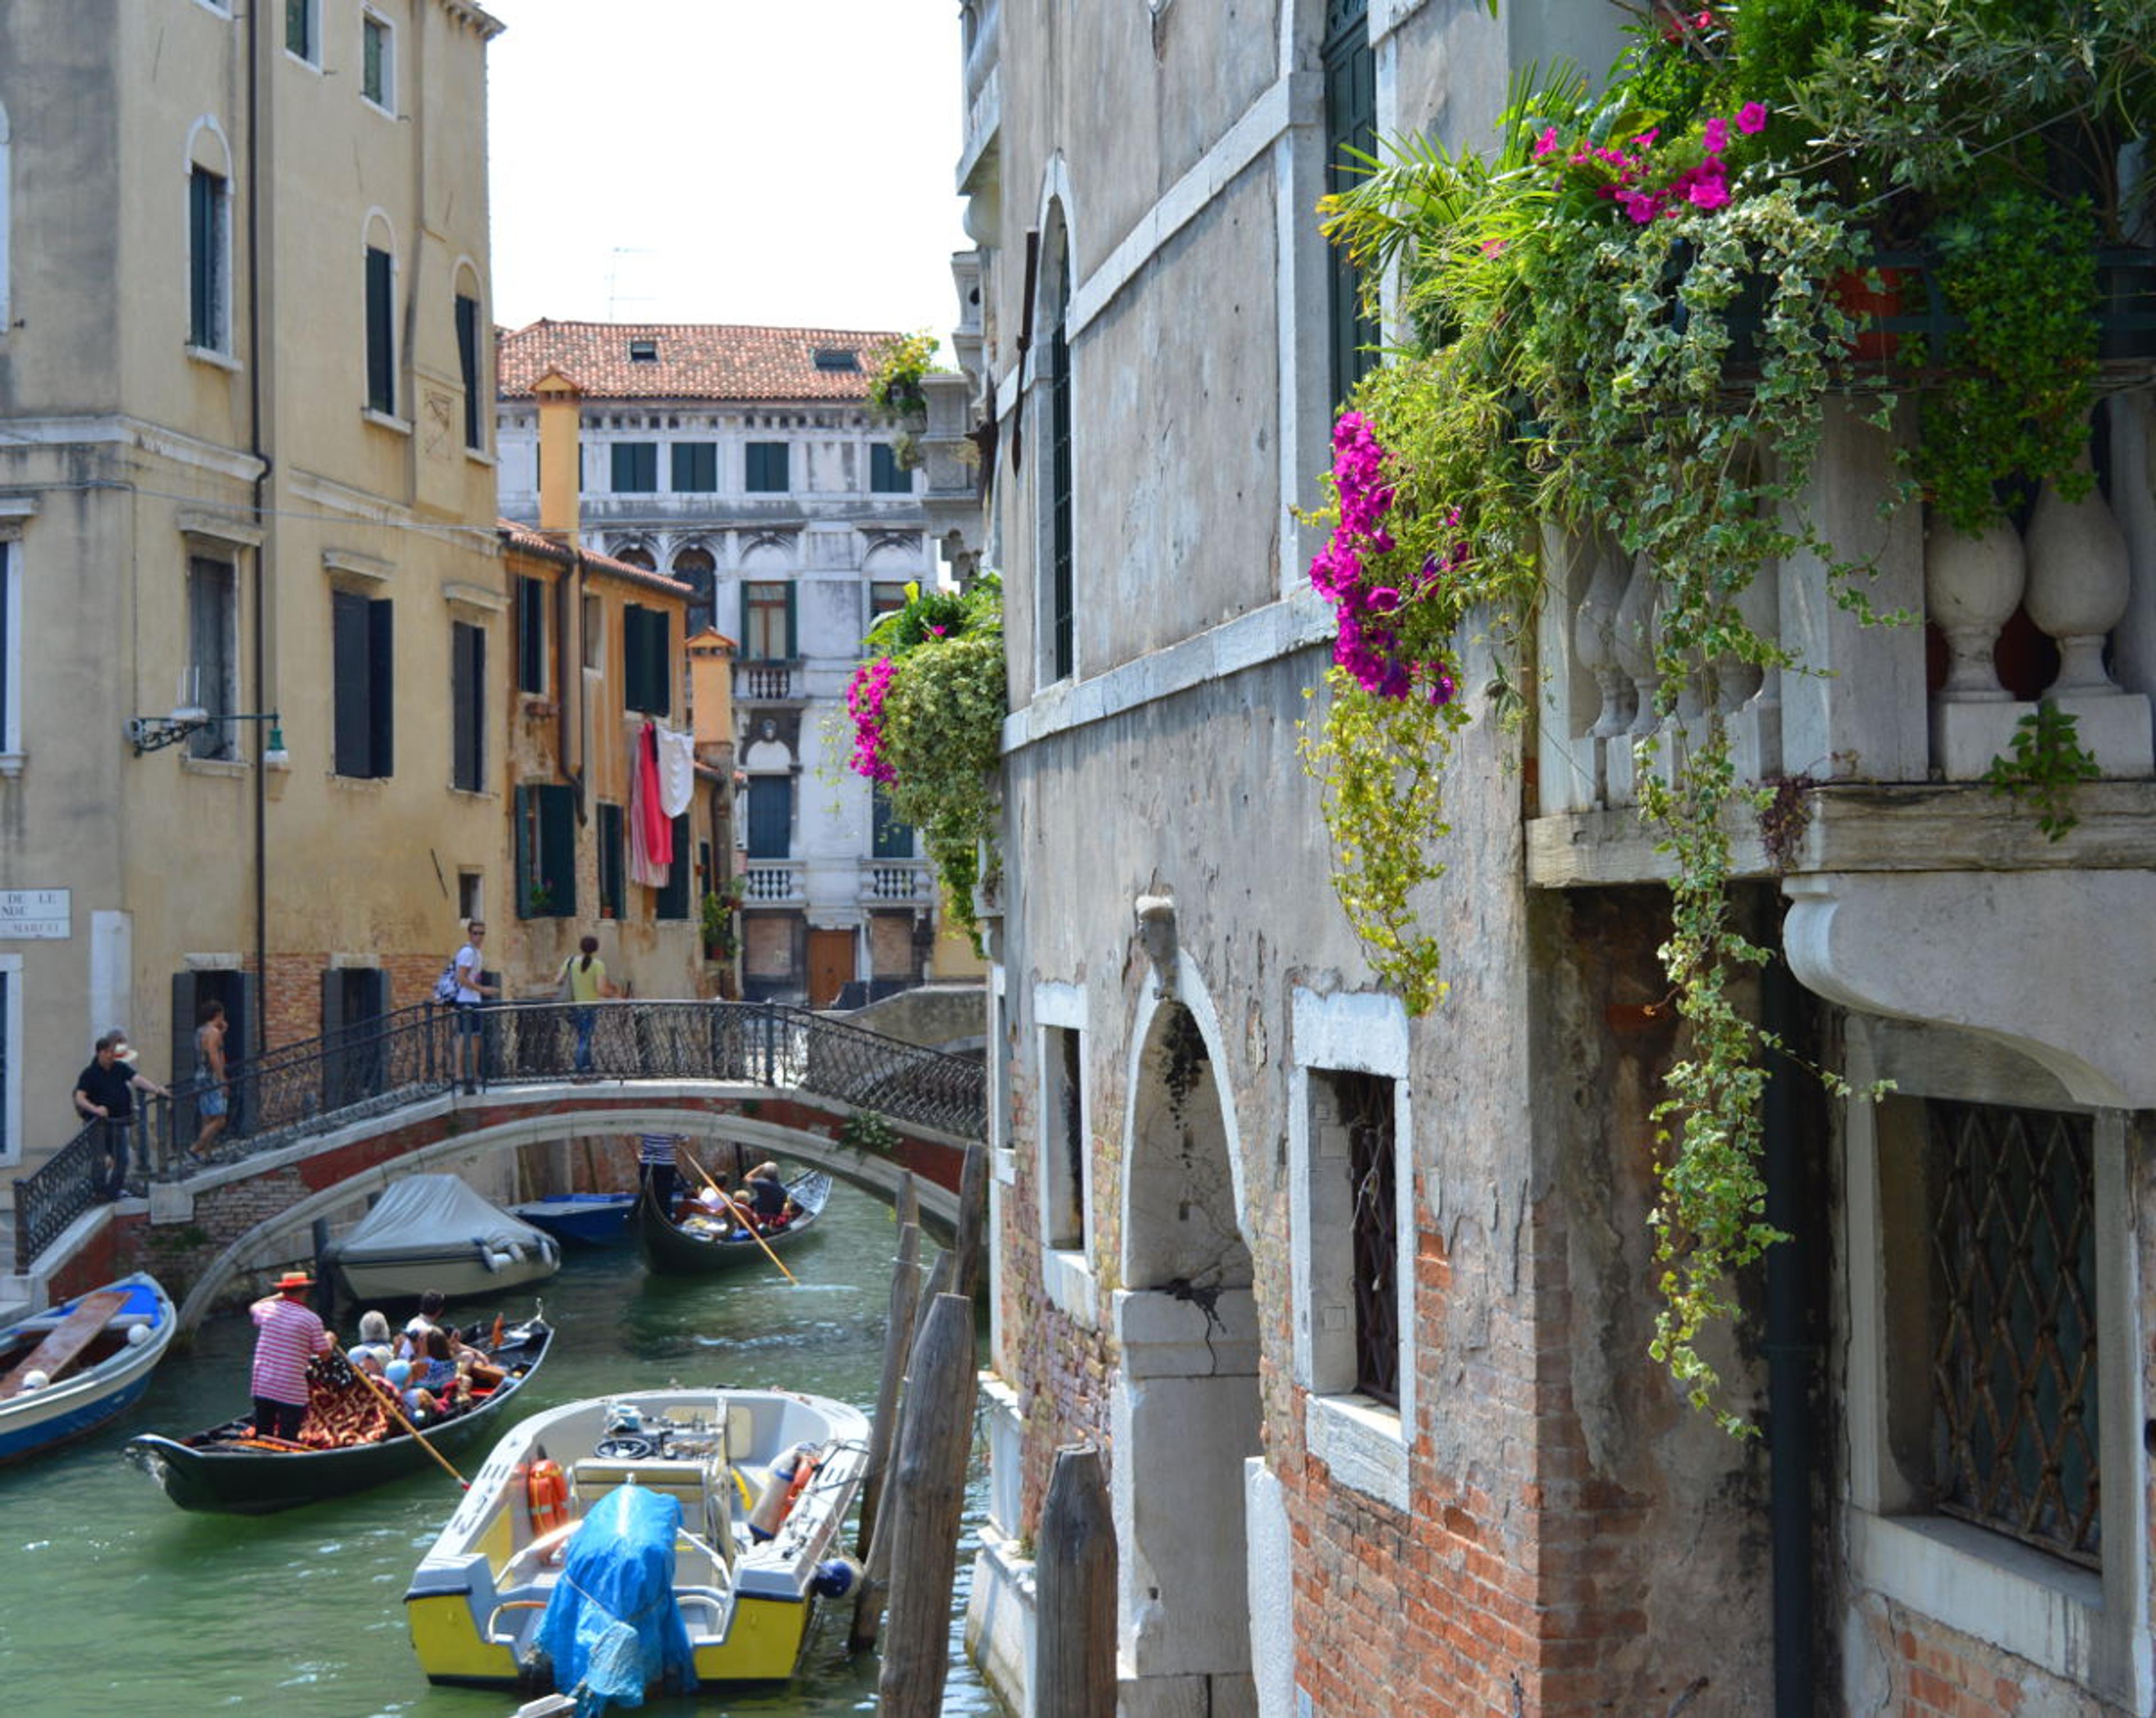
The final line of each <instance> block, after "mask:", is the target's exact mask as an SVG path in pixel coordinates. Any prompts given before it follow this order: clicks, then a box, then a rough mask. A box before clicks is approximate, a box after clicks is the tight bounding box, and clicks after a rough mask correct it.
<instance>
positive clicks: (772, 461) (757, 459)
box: [748, 441, 792, 495]
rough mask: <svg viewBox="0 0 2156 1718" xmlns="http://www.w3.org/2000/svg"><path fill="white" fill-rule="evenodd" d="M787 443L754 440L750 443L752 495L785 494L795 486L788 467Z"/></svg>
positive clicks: (749, 471) (749, 474) (749, 465)
mask: <svg viewBox="0 0 2156 1718" xmlns="http://www.w3.org/2000/svg"><path fill="white" fill-rule="evenodd" d="M791 487H792V484H791V483H790V482H789V481H788V472H787V468H786V444H785V443H784V442H783V441H752V442H750V443H749V444H748V489H749V492H750V493H751V494H752V495H783V494H784V493H786V491H788V489H789V488H791Z"/></svg>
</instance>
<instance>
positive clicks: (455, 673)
mask: <svg viewBox="0 0 2156 1718" xmlns="http://www.w3.org/2000/svg"><path fill="white" fill-rule="evenodd" d="M449 709H450V723H449V754H450V755H449V781H450V784H451V785H452V786H454V787H457V788H460V789H462V790H464V791H465V792H466V793H471V794H475V793H478V792H479V791H480V790H481V789H482V788H483V787H485V785H486V779H485V733H486V633H485V630H484V629H482V628H480V627H477V626H467V625H465V624H464V623H463V622H461V621H457V622H454V623H452V624H451V625H450V628H449Z"/></svg>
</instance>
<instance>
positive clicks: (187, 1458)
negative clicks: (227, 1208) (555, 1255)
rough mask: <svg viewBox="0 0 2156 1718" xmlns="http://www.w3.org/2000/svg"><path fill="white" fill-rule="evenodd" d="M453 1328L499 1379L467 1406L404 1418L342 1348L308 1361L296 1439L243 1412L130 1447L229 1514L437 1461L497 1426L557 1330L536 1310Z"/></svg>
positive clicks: (265, 1510)
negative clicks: (268, 1431)
mask: <svg viewBox="0 0 2156 1718" xmlns="http://www.w3.org/2000/svg"><path fill="white" fill-rule="evenodd" d="M457 1335H459V1337H460V1338H461V1339H462V1340H464V1341H465V1342H466V1343H468V1344H470V1345H471V1346H472V1347H475V1348H477V1349H479V1350H481V1351H482V1352H484V1353H485V1355H486V1359H487V1361H488V1363H489V1365H490V1366H492V1367H493V1368H494V1369H495V1370H496V1371H499V1372H500V1374H501V1381H500V1382H499V1383H498V1384H495V1385H493V1386H490V1387H488V1388H485V1389H484V1390H475V1391H474V1395H473V1400H472V1402H471V1404H470V1406H469V1407H464V1408H461V1409H459V1410H458V1411H456V1412H453V1413H449V1414H446V1415H444V1416H441V1417H428V1418H426V1419H424V1420H422V1421H413V1420H411V1419H409V1418H408V1417H399V1415H398V1413H397V1412H393V1410H392V1409H391V1407H389V1405H388V1403H387V1402H386V1401H385V1400H384V1399H383V1397H382V1394H381V1393H380V1391H378V1389H377V1386H374V1385H372V1384H369V1383H368V1382H367V1381H366V1380H364V1379H362V1377H360V1376H359V1375H358V1372H357V1370H356V1369H355V1368H354V1367H353V1366H352V1363H351V1361H349V1360H347V1359H346V1357H345V1356H344V1355H342V1354H341V1353H336V1354H330V1355H321V1356H318V1357H317V1358H316V1359H315V1360H314V1361H311V1362H310V1363H309V1366H308V1376H307V1417H306V1421H305V1423H304V1424H303V1425H301V1427H300V1436H299V1438H298V1440H297V1441H296V1442H295V1443H282V1442H280V1440H278V1439H276V1438H264V1437H262V1436H261V1435H259V1433H257V1432H256V1430H255V1427H254V1422H253V1420H252V1418H251V1417H249V1416H247V1415H242V1416H240V1417H239V1418H237V1419H232V1420H227V1421H225V1422H223V1424H221V1425H217V1426H212V1427H210V1428H209V1429H208V1431H205V1432H198V1433H194V1434H193V1436H191V1437H187V1438H164V1437H161V1436H158V1435H157V1434H156V1433H144V1434H143V1435H142V1436H141V1437H139V1438H130V1439H129V1440H128V1442H127V1447H126V1452H125V1453H126V1456H127V1458H128V1459H129V1460H130V1461H131V1462H133V1463H135V1464H136V1466H137V1467H139V1468H141V1469H142V1470H143V1471H144V1472H145V1473H146V1474H149V1475H150V1477H151V1479H155V1480H156V1481H157V1483H158V1484H160V1485H162V1486H163V1487H164V1489H165V1495H166V1496H167V1497H169V1498H170V1499H172V1501H173V1502H174V1503H176V1504H177V1505H179V1506H180V1507H181V1508H182V1509H183V1510H203V1511H207V1512H209V1513H212V1514H218V1515H271V1514H274V1513H275V1512H276V1511H277V1510H289V1509H293V1508H296V1507H297V1506H298V1505H301V1504H310V1503H314V1502H316V1501H317V1500H318V1499H322V1498H329V1497H346V1496H349V1495H350V1494H352V1493H353V1492H355V1491H365V1490H367V1489H368V1488H370V1487H372V1486H376V1485H381V1484H386V1483H387V1482H388V1481H389V1480H392V1479H402V1478H403V1476H404V1475H406V1474H416V1473H419V1472H422V1471H423V1470H425V1469H432V1468H436V1464H437V1461H438V1458H439V1459H442V1460H445V1459H446V1458H447V1456H446V1453H447V1452H449V1451H452V1450H455V1449H459V1448H463V1447H465V1445H467V1444H470V1443H474V1442H475V1441H477V1439H478V1438H479V1436H480V1433H483V1432H486V1431H488V1430H490V1429H491V1428H493V1427H497V1426H499V1425H500V1423H501V1421H502V1419H503V1418H504V1417H505V1411H506V1409H507V1408H508V1407H509V1404H510V1403H511V1402H512V1401H514V1400H515V1399H516V1395H517V1393H518V1392H519V1391H521V1390H522V1389H523V1387H524V1386H526V1384H528V1383H529V1382H531V1379H532V1378H533V1377H534V1376H536V1374H537V1372H538V1371H539V1366H540V1363H541V1362H542V1361H544V1360H545V1359H546V1358H547V1349H548V1347H549V1345H551V1344H552V1341H553V1336H554V1332H553V1329H552V1326H551V1325H548V1324H547V1322H546V1320H545V1319H543V1318H542V1317H541V1316H540V1315H539V1314H536V1313H534V1314H533V1315H532V1316H531V1318H529V1319H525V1320H524V1321H523V1322H522V1323H521V1324H516V1325H505V1324H503V1323H502V1322H501V1321H500V1320H499V1319H497V1320H496V1321H495V1324H494V1325H491V1326H490V1325H486V1324H484V1323H482V1324H475V1325H469V1326H467V1327H465V1329H463V1330H459V1331H458V1332H457ZM414 1427H416V1428H417V1435H414ZM421 1438H424V1439H425V1440H426V1441H425V1443H422V1442H421V1441H420V1439H421ZM429 1446H431V1448H429ZM437 1470H438V1471H439V1469H437Z"/></svg>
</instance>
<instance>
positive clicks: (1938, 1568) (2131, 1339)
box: [1839, 1019, 2156, 1711]
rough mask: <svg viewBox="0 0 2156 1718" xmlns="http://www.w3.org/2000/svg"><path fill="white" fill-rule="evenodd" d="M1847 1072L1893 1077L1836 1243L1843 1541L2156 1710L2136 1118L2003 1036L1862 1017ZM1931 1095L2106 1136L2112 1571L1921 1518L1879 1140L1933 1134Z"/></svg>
mask: <svg viewBox="0 0 2156 1718" xmlns="http://www.w3.org/2000/svg"><path fill="white" fill-rule="evenodd" d="M1845 1060H1846V1070H1845V1071H1846V1074H1847V1077H1848V1079H1849V1081H1850V1083H1851V1087H1852V1088H1854V1089H1855V1090H1856V1092H1858V1093H1865V1092H1867V1091H1869V1090H1870V1089H1871V1087H1872V1086H1873V1084H1874V1083H1875V1082H1876V1081H1878V1080H1880V1079H1881V1078H1886V1079H1889V1080H1891V1081H1892V1091H1891V1092H1888V1093H1886V1094H1884V1095H1883V1096H1882V1097H1881V1098H1879V1099H1877V1100H1876V1101H1874V1100H1872V1099H1871V1098H1866V1097H1862V1096H1858V1097H1852V1098H1851V1100H1850V1101H1849V1103H1848V1104H1847V1106H1846V1110H1845V1123H1844V1129H1845V1140H1844V1151H1845V1171H1846V1175H1847V1193H1846V1201H1845V1209H1844V1212H1843V1220H1842V1232H1841V1234H1840V1237H1839V1242H1840V1254H1841V1263H1842V1266H1843V1280H1844V1282H1845V1285H1846V1298H1845V1317H1846V1319H1847V1325H1846V1329H1845V1331H1844V1333H1843V1337H1842V1354H1841V1373H1842V1376H1841V1385H1842V1394H1843V1397H1844V1402H1845V1415H1846V1425H1847V1430H1848V1445H1847V1448H1848V1465H1847V1469H1846V1471H1845V1474H1843V1475H1842V1478H1841V1492H1842V1501H1843V1505H1844V1507H1845V1510H1846V1511H1847V1516H1848V1520H1847V1531H1846V1533H1845V1539H1844V1542H1845V1546H1846V1551H1847V1556H1848V1559H1849V1567H1850V1574H1851V1578H1852V1580H1853V1581H1854V1582H1855V1583H1856V1585H1857V1586H1858V1587H1868V1588H1870V1589H1871V1590H1873V1591H1875V1592H1879V1593H1881V1594H1882V1595H1884V1596H1885V1597H1886V1598H1888V1599H1890V1600H1892V1601H1893V1602H1897V1603H1899V1604H1902V1605H1904V1606H1907V1607H1909V1608H1910V1609H1912V1610H1913V1611H1916V1612H1918V1613H1922V1615H1924V1616H1925V1617H1928V1618H1933V1619H1934V1620H1936V1621H1937V1622H1938V1623H1943V1624H1944V1625H1945V1626H1946V1627H1948V1628H1952V1629H1954V1630H1956V1631H1958V1632H1959V1633H1963V1634H1965V1635H1968V1636H1969V1637H1970V1638H1973V1639H1975V1640H1980V1641H1983V1642H1985V1643H1988V1644H1989V1645H1992V1646H1994V1647H1996V1648H1997V1649H1999V1650H2001V1651H2003V1652H2006V1653H2010V1654H2013V1655H2015V1657H2017V1658H2021V1659H2026V1660H2028V1661H2029V1662H2030V1664H2035V1665H2036V1666H2038V1667H2039V1668H2040V1669H2043V1670H2045V1671H2046V1672H2047V1673H2049V1674H2051V1675H2054V1676H2056V1677H2059V1678H2061V1679H2064V1680H2066V1681H2070V1682H2072V1683H2075V1684H2077V1685H2081V1686H2082V1687H2084V1688H2087V1689H2088V1690H2092V1691H2093V1692H2095V1693H2097V1694H2098V1695H2102V1696H2103V1697H2105V1698H2107V1699H2109V1700H2117V1701H2118V1702H2120V1703H2122V1704H2123V1705H2125V1706H2126V1707H2127V1708H2128V1710H2133V1711H2148V1710H2156V1705H2152V1697H2156V1676H2152V1668H2151V1660H2150V1629H2149V1626H2148V1618H2147V1615H2146V1613H2145V1607H2143V1604H2142V1597H2143V1594H2144V1592H2145V1591H2146V1582H2147V1579H2148V1495H2147V1492H2146V1489H2145V1484H2144V1481H2143V1472H2142V1469H2143V1458H2142V1438H2143V1414H2144V1412H2145V1409H2144V1405H2143V1404H2144V1399H2145V1398H2144V1384H2143V1376H2142V1367H2141V1363H2140V1360H2139V1350H2140V1343H2141V1330H2142V1327H2143V1320H2141V1319H2139V1318H2138V1317H2137V1316H2136V1313H2137V1308H2138V1295H2139V1289H2138V1265H2137V1263H2136V1260H2135V1257H2134V1251H2133V1249H2134V1235H2133V1203H2132V1201H2133V1192H2132V1186H2131V1180H2132V1177H2131V1173H2130V1170H2129V1158H2130V1152H2129V1140H2128V1130H2129V1128H2130V1126H2131V1119H2130V1118H2129V1117H2128V1114H2126V1113H2125V1112H2123V1111H2121V1110H2117V1109H2102V1108H2094V1107H2092V1106H2090V1105H2087V1104H2084V1103H2076V1102H2074V1101H2073V1100H2072V1099H2071V1098H2070V1097H2068V1096H2067V1095H2066V1093H2065V1091H2064V1090H2063V1088H2061V1087H2060V1086H2059V1085H2058V1083H2056V1081H2055V1080H2053V1079H2052V1078H2051V1076H2050V1075H2049V1074H2047V1073H2046V1072H2043V1071H2041V1070H2040V1069H2039V1068H2037V1067H2035V1065H2034V1064H2032V1063H2027V1062H2022V1061H2021V1060H2020V1058H2019V1057H2015V1056H2014V1055H2013V1054H2012V1053H2011V1052H2009V1051H2007V1050H2006V1049H2005V1047H2003V1046H1999V1045H1997V1044H1994V1043H1989V1042H1985V1043H1978V1042H1974V1041H1973V1040H1972V1039H1970V1038H1969V1037H1966V1036H1963V1035H1961V1034H1958V1033H1953V1032H1949V1031H1939V1030H1933V1029H1928V1028H1924V1027H1919V1026H1907V1025H1902V1024H1899V1023H1897V1022H1892V1021H1883V1020H1869V1021H1867V1020H1863V1019H1856V1020H1853V1021H1851V1027H1850V1031H1849V1035H1848V1047H1847V1051H1846V1053H1845ZM1926 1098H1940V1099H1953V1100H1956V1101H1959V1102H1963V1103H1990V1104H2003V1105H2011V1106H2014V1107H2016V1108H2029V1109H2038V1110H2051V1111H2058V1112H2065V1113H2072V1114H2083V1115H2087V1116H2089V1117H2090V1118H2091V1119H2092V1129H2093V1134H2094V1148H2095V1160H2094V1164H2093V1165H2092V1167H2093V1171H2094V1175H2095V1189H2094V1201H2093V1205H2094V1213H2095V1223H2096V1269H2097V1332H2096V1342H2095V1348H2096V1352H2097V1424H2098V1449H2099V1453H2098V1458H2097V1460H2098V1464H2099V1472H2100V1474H2101V1475H2102V1490H2103V1497H2102V1524H2103V1547H2104V1550H2103V1566H2102V1570H2101V1571H2096V1570H2091V1569H2087V1568H2083V1567H2082V1566H2078V1565H2076V1564H2074V1563H2071V1562H2068V1561H2066V1560H2065V1559H2063V1558H2061V1557H2055V1556H2051V1555H2049V1554H2047V1553H2046V1552H2045V1551H2040V1550H2039V1549H2037V1548H2035V1547H2034V1546H2028V1545H2025V1544H2023V1543H2021V1542H2020V1541H2018V1540H2015V1539H2013V1538H2010V1537H2009V1536H2008V1535H2005V1534H2002V1533H1997V1532H1994V1531H1991V1530H1989V1529H1986V1528H1984V1527H1982V1526H1979V1525H1976V1524H1975V1523H1973V1522H1969V1521H1963V1520H1957V1519H1954V1518H1953V1517H1951V1516H1948V1515H1938V1514H1928V1513H1919V1512H1917V1509H1916V1507H1915V1499H1914V1498H1913V1496H1912V1493H1911V1491H1910V1489H1909V1482H1908V1481H1907V1479H1905V1478H1904V1477H1903V1474H1902V1470H1901V1469H1900V1468H1899V1466H1898V1465H1897V1461H1896V1458H1895V1454H1894V1439H1893V1436H1892V1391H1891V1387H1890V1378H1891V1377H1892V1376H1897V1375H1899V1374H1900V1372H1901V1371H1902V1368H1904V1367H1905V1366H1906V1365H1907V1362H1906V1361H1904V1360H1902V1357H1901V1356H1899V1355H1897V1352H1896V1345H1895V1343H1894V1340H1893V1323H1892V1320H1893V1318H1894V1304H1893V1301H1892V1297H1891V1295H1890V1292H1889V1283H1888V1278H1889V1274H1890V1273H1889V1270H1888V1267H1887V1262H1886V1248H1887V1247H1888V1245H1889V1244H1890V1242H1896V1243H1897V1244H1898V1242H1899V1241H1900V1240H1901V1239H1902V1237H1903V1234H1904V1232H1905V1231H1906V1229H1907V1222H1900V1223H1897V1222H1895V1221H1894V1220H1893V1217H1892V1205H1893V1189H1892V1184H1891V1179H1890V1180H1882V1179H1881V1162H1882V1145H1883V1146H1885V1148H1886V1150H1888V1151H1892V1150H1895V1149H1896V1145H1895V1142H1896V1140H1897V1139H1906V1140H1907V1142H1908V1144H1909V1148H1910V1149H1914V1146H1915V1143H1916V1142H1917V1141H1918V1140H1920V1139H1921V1138H1922V1132H1923V1128H1922V1115H1921V1114H1919V1113H1917V1107H1918V1106H1920V1105H1921V1104H1922V1101H1923V1100H1924V1099H1926Z"/></svg>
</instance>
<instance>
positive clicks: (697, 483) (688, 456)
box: [674, 441, 719, 495]
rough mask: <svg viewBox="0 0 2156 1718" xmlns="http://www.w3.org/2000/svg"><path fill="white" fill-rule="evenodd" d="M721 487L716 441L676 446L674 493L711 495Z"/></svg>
mask: <svg viewBox="0 0 2156 1718" xmlns="http://www.w3.org/2000/svg"><path fill="white" fill-rule="evenodd" d="M718 486H719V445H718V443H716V441H677V442H675V444H674V492H675V494H676V495H711V494H712V493H714V492H716V490H717V489H718Z"/></svg>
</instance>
